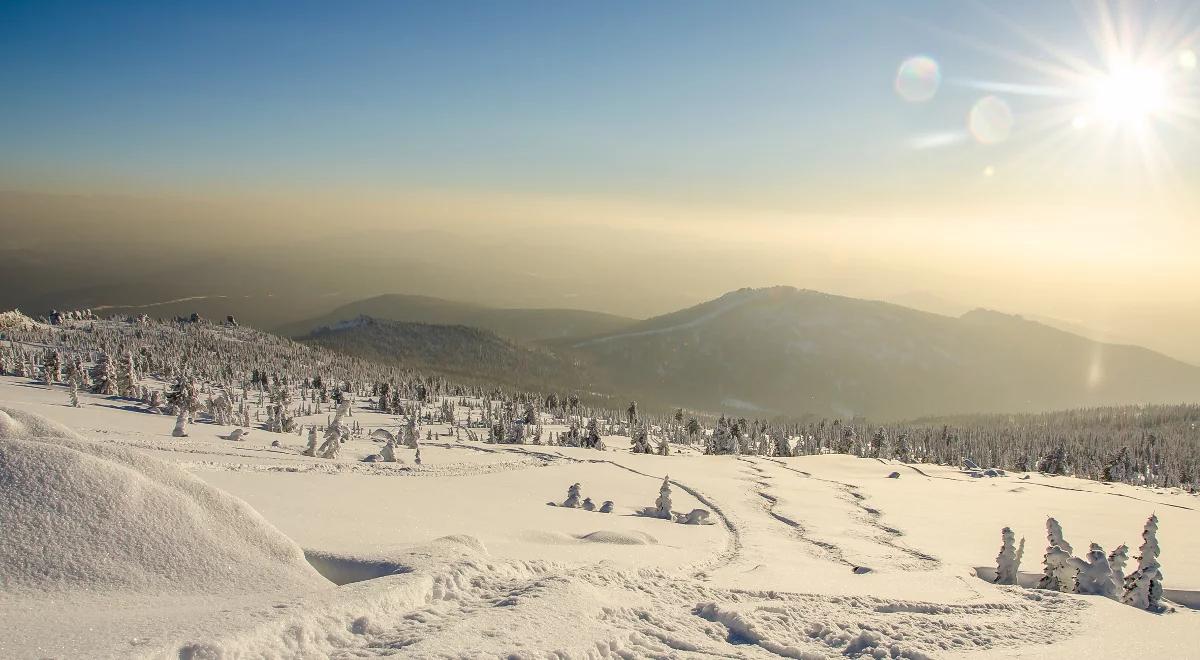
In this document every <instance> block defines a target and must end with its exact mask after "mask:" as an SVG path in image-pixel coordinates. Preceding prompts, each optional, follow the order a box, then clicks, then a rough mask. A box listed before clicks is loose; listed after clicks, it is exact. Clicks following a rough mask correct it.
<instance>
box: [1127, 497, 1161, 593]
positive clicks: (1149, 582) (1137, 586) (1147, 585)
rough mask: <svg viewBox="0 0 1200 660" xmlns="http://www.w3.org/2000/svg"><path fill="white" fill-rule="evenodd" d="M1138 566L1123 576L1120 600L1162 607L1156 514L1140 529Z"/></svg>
mask: <svg viewBox="0 0 1200 660" xmlns="http://www.w3.org/2000/svg"><path fill="white" fill-rule="evenodd" d="M1138 552H1139V553H1140V554H1139V555H1138V567H1137V570H1135V571H1134V572H1133V573H1132V574H1130V575H1129V577H1127V578H1125V584H1124V585H1123V587H1124V595H1123V596H1122V598H1121V602H1123V603H1125V604H1127V605H1132V606H1133V607H1136V608H1138V609H1143V610H1151V611H1159V610H1161V609H1162V569H1161V567H1160V566H1159V563H1158V555H1159V553H1160V548H1159V547H1158V516H1156V515H1151V516H1150V518H1148V519H1147V520H1146V527H1145V528H1144V529H1143V530H1142V545H1141V547H1140V548H1138Z"/></svg>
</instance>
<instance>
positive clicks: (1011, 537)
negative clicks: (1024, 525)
mask: <svg viewBox="0 0 1200 660" xmlns="http://www.w3.org/2000/svg"><path fill="white" fill-rule="evenodd" d="M1000 538H1001V543H1000V554H999V555H997V556H996V579H995V580H994V582H995V583H996V584H1017V577H1018V575H1019V572H1020V570H1021V556H1020V553H1018V551H1017V545H1016V538H1017V537H1016V534H1014V533H1013V531H1012V528H1010V527H1005V528H1004V529H1002V530H1000ZM1024 550H1025V539H1021V552H1022V553H1023V552H1024Z"/></svg>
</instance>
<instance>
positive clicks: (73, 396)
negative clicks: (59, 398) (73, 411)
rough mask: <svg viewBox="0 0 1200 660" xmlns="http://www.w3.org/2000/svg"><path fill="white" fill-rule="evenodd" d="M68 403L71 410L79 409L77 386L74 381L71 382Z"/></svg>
mask: <svg viewBox="0 0 1200 660" xmlns="http://www.w3.org/2000/svg"><path fill="white" fill-rule="evenodd" d="M70 401H71V407H72V408H78V407H79V386H78V385H76V384H75V381H71V395H70Z"/></svg>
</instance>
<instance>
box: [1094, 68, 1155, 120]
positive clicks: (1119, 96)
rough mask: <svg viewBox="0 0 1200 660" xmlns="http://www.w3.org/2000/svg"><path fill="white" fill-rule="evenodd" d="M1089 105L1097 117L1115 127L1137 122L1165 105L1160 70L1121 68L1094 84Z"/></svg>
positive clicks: (1149, 116)
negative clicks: (1115, 125)
mask: <svg viewBox="0 0 1200 660" xmlns="http://www.w3.org/2000/svg"><path fill="white" fill-rule="evenodd" d="M1094 94H1095V96H1094V97H1093V100H1092V105H1093V108H1094V111H1095V113H1096V115H1097V116H1098V117H1102V118H1105V119H1107V120H1108V121H1110V122H1113V123H1116V124H1131V123H1141V122H1143V121H1145V120H1147V119H1149V118H1151V117H1152V116H1153V115H1154V114H1155V113H1157V112H1160V111H1161V110H1162V109H1163V108H1164V107H1166V104H1167V87H1166V80H1165V76H1164V75H1163V73H1162V72H1161V71H1156V70H1154V69H1150V68H1146V67H1139V66H1122V67H1119V68H1117V69H1114V70H1113V71H1111V72H1109V73H1108V74H1105V75H1103V76H1101V77H1099V78H1098V79H1097V80H1096V81H1095V86H1094Z"/></svg>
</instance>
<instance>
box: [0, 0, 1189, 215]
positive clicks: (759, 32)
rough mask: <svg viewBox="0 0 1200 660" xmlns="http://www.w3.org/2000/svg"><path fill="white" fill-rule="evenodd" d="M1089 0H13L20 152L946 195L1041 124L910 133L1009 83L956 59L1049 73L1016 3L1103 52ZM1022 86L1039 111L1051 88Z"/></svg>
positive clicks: (250, 172) (53, 168)
mask: <svg viewBox="0 0 1200 660" xmlns="http://www.w3.org/2000/svg"><path fill="white" fill-rule="evenodd" d="M1088 13H1089V10H1088V9H1087V8H1086V5H1085V6H1084V9H1083V10H1082V11H1080V10H1078V9H1077V7H1076V6H1074V5H1072V4H1071V3H1066V2H1061V3H1059V2H1051V3H1046V2H1030V1H1018V2H993V3H969V2H957V1H942V2H909V3H893V2H865V1H848V2H836V3H818V2H753V3H740V2H739V3H733V2H728V3H715V2H612V3H608V2H606V3H576V2H429V3H415V2H414V3H391V2H359V3H306V2H271V3H236V2H234V3H174V2H148V3H120V2H115V3H87V2H53V1H36V2H23V1H14V2H7V3H4V4H3V5H2V6H0V85H2V87H3V89H5V90H7V94H6V98H5V102H4V103H3V104H2V105H0V153H2V154H3V155H0V176H3V177H5V178H6V179H9V183H8V187H13V186H18V187H19V186H20V185H25V184H29V183H30V182H32V183H35V184H36V183H37V182H38V181H39V180H41V179H45V180H47V181H51V180H54V179H56V178H61V179H66V180H71V181H80V180H82V181H87V180H88V179H89V177H95V178H97V179H101V180H121V181H126V182H132V183H137V184H142V185H144V186H147V187H151V188H153V187H154V186H159V185H161V186H167V187H169V186H172V185H176V186H178V185H189V184H196V183H202V182H216V183H221V182H225V183H229V182H234V181H236V182H237V183H238V184H239V185H243V186H254V185H262V186H264V187H270V186H313V185H317V186H320V185H331V186H339V185H342V186H344V185H358V184H362V185H373V186H408V187H419V188H420V187H424V188H442V189H444V188H470V189H488V190H516V191H534V192H559V193H572V194H580V193H582V194H599V195H615V196H622V197H634V198H636V197H639V196H659V197H663V196H665V197H675V198H684V197H690V198H699V199H714V200H716V199H720V200H731V201H732V202H733V203H737V202H739V201H742V200H746V199H754V198H763V199H774V198H776V197H783V198H786V197H787V195H788V194H789V191H790V192H791V193H792V194H816V195H818V196H819V195H820V193H821V191H827V190H828V189H829V187H830V186H833V187H835V188H837V189H838V190H841V191H842V194H843V195H851V196H853V195H854V194H856V191H857V192H862V191H867V190H872V189H879V190H880V191H884V192H886V193H887V194H891V195H905V194H909V193H910V192H911V193H913V194H919V193H920V191H922V190H924V191H926V192H927V193H931V192H936V190H945V189H947V188H951V189H957V188H959V187H961V186H964V185H968V184H970V183H971V182H973V181H974V180H975V179H977V178H978V176H979V172H981V171H983V170H984V169H985V168H987V167H989V166H992V165H994V164H996V163H1002V162H1004V160H1005V159H1006V158H1010V157H1012V156H1013V154H1015V153H1019V152H1020V150H1021V149H1022V148H1025V147H1028V146H1029V145H1028V144H1021V143H1020V141H1019V140H1011V141H1009V142H1008V143H1005V144H998V145H986V146H981V145H978V144H973V143H968V144H958V145H954V146H953V147H952V148H945V149H937V150H914V149H912V148H911V146H910V144H911V142H912V140H914V139H915V138H919V137H920V136H925V135H931V134H939V133H946V132H950V131H959V132H961V131H962V129H963V125H964V121H965V117H966V116H967V113H968V111H969V110H970V108H971V106H972V104H973V103H975V102H976V101H977V100H978V99H979V98H980V97H981V96H983V95H984V93H985V92H981V91H979V90H977V89H969V88H966V87H963V86H961V85H956V84H954V81H956V80H962V79H974V80H991V81H1007V82H1017V83H1024V84H1041V83H1044V82H1045V80H1044V78H1045V76H1044V75H1043V74H1041V73H1039V72H1035V71H1031V70H1029V69H1028V68H1027V67H1021V66H1018V65H1016V64H1014V63H1013V62H1011V61H1007V60H1006V59H1004V58H1003V57H999V56H997V54H996V52H995V50H1005V51H1008V52H1011V53H1017V54H1028V55H1031V56H1033V57H1044V55H1045V54H1044V53H1039V52H1037V49H1036V48H1034V47H1032V45H1031V42H1029V41H1027V40H1023V39H1022V38H1021V37H1020V35H1019V34H1018V33H1017V31H1015V30H1014V29H1012V28H1011V26H1006V25H1005V24H1004V22H1003V21H1002V20H997V16H1000V17H1006V18H1007V19H1010V20H1011V21H1012V23H1013V25H1017V26H1020V27H1021V28H1024V29H1028V30H1029V31H1031V32H1034V33H1036V34H1037V35H1038V36H1039V37H1041V38H1043V39H1045V40H1046V41H1048V42H1051V43H1054V44H1055V45H1056V46H1057V47H1060V48H1062V49H1064V50H1065V51H1068V52H1070V53H1072V54H1076V55H1078V56H1079V57H1081V58H1084V59H1086V60H1089V61H1092V62H1094V63H1097V64H1099V58H1098V53H1097V52H1096V50H1095V48H1094V47H1093V45H1092V44H1091V43H1090V42H1089V40H1088V38H1087V34H1086V31H1085V29H1084V26H1085V22H1086V21H1085V20H1084V19H1085V18H1086V16H1087V14H1088ZM1162 13H1163V14H1164V15H1166V16H1168V17H1170V16H1173V15H1174V9H1172V10H1171V11H1170V12H1162ZM1145 22H1146V23H1149V22H1150V21H1149V20H1148V19H1147V20H1146V21H1145ZM989 48H992V49H993V50H992V51H990V52H989V50H988V49H989ZM916 54H928V55H931V56H933V57H934V58H936V59H937V61H939V62H940V63H941V67H942V75H943V78H944V80H945V81H946V82H945V84H943V85H942V88H941V89H940V91H939V93H938V95H937V96H936V97H935V98H934V99H933V100H931V101H929V102H926V103H920V104H912V103H906V102H905V101H904V100H902V99H900V98H898V97H897V95H896V93H895V92H894V90H893V85H892V83H893V78H894V76H895V73H896V69H897V66H898V64H899V63H900V62H901V61H902V60H903V59H904V58H906V57H909V56H912V55H916ZM1005 101H1006V102H1007V103H1009V104H1010V105H1011V107H1012V109H1013V111H1014V113H1015V114H1016V115H1017V118H1018V125H1017V128H1018V129H1019V128H1020V127H1021V124H1020V118H1021V115H1022V113H1023V112H1025V111H1030V112H1034V111H1037V110H1038V109H1039V108H1040V107H1041V106H1040V105H1039V104H1044V103H1045V100H1044V99H1037V98H1032V99H1031V98H1024V97H1021V96H1019V95H1009V96H1008V97H1007V98H1006V99H1005ZM1181 151H1182V150H1181ZM1180 157H1181V158H1186V157H1187V156H1186V155H1183V154H1181V156H1180ZM14 182H15V183H14ZM0 183H3V181H2V180H0ZM836 205H837V201H836V200H832V201H830V202H829V203H828V204H826V206H834V207H835V206H836Z"/></svg>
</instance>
